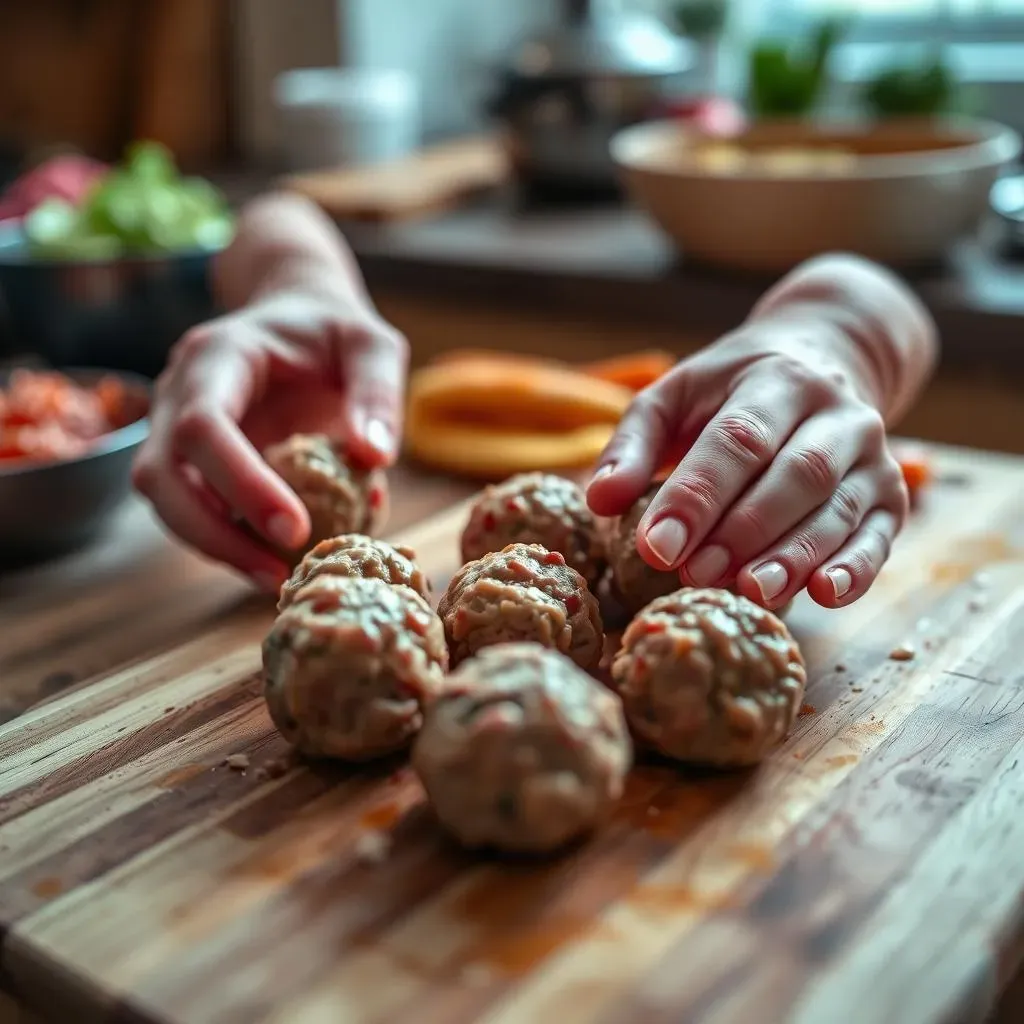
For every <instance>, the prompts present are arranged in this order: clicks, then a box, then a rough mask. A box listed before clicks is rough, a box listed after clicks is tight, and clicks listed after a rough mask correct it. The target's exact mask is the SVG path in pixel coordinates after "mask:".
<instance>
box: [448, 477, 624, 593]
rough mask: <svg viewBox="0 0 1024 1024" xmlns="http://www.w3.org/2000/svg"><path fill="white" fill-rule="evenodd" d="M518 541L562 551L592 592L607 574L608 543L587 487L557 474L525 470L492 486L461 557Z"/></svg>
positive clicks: (473, 515)
mask: <svg viewBox="0 0 1024 1024" xmlns="http://www.w3.org/2000/svg"><path fill="white" fill-rule="evenodd" d="M517 542H519V543H522V544H541V545H543V546H544V547H546V548H547V549H548V550H549V551H558V552H561V554H563V555H564V556H565V560H566V562H568V564H569V565H571V566H572V567H573V568H574V569H575V570H576V571H577V572H578V573H579V574H580V575H581V576H582V577H583V578H584V579H585V580H586V581H587V586H589V587H590V588H591V589H592V590H593V589H594V587H595V585H596V584H597V582H598V580H599V579H600V578H601V574H602V573H603V572H604V567H605V561H604V545H603V544H602V542H601V537H600V535H599V532H598V527H597V520H596V519H595V518H594V514H593V512H591V511H590V509H589V508H588V507H587V499H586V497H585V496H584V494H583V489H582V488H581V487H580V486H579V485H578V484H575V483H573V482H572V481H571V480H567V479H566V478H565V477H562V476H556V475H555V474H554V473H521V474H519V475H518V476H513V477H510V478H509V479H508V480H506V481H505V482H504V483H500V484H495V485H493V486H491V487H488V488H487V489H486V490H485V491H484V492H483V493H482V494H481V495H480V497H479V498H478V499H477V501H476V504H475V505H474V506H473V509H472V511H471V512H470V515H469V522H468V523H467V524H466V529H465V530H464V531H463V533H462V560H463V562H470V561H472V560H473V559H475V558H482V557H483V556H484V555H486V554H488V553H490V552H491V551H501V549H502V548H504V547H507V546H508V545H509V544H515V543H517Z"/></svg>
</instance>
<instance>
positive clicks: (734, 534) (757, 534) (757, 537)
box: [720, 503, 774, 558]
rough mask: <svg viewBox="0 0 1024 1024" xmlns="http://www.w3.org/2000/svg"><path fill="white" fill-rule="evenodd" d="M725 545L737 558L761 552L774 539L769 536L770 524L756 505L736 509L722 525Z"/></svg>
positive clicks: (745, 505) (743, 505) (744, 505)
mask: <svg viewBox="0 0 1024 1024" xmlns="http://www.w3.org/2000/svg"><path fill="white" fill-rule="evenodd" d="M720 532H721V534H722V538H723V543H724V544H725V546H726V547H727V548H729V549H730V550H731V551H733V552H735V554H736V556H737V558H741V557H742V555H743V553H745V552H748V551H760V550H761V549H763V548H764V547H765V545H766V544H768V543H769V542H770V541H771V540H773V539H774V538H772V537H770V536H768V524H767V522H766V521H765V518H764V515H763V514H762V513H761V512H760V510H759V509H758V508H757V506H756V505H751V504H746V503H744V504H742V505H738V506H737V507H736V508H734V509H733V510H732V511H731V512H730V513H729V516H728V519H727V520H726V522H725V523H723V524H722V528H721V531H720Z"/></svg>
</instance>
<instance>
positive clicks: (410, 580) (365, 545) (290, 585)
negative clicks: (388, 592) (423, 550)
mask: <svg viewBox="0 0 1024 1024" xmlns="http://www.w3.org/2000/svg"><path fill="white" fill-rule="evenodd" d="M319 576H362V577H363V578H364V579H375V580H384V582H385V583H401V584H403V585H404V586H406V587H411V588H412V589H413V590H415V591H416V593H417V594H419V595H420V597H422V598H425V599H426V600H427V601H429V600H430V596H431V588H430V581H429V580H428V579H427V577H426V576H425V575H424V573H423V570H422V569H421V568H420V567H419V566H418V565H417V564H416V552H415V551H413V550H412V548H406V547H395V546H394V545H392V544H388V543H387V541H383V540H374V539H373V538H372V537H367V536H365V535H364V534H361V533H345V534H342V535H341V536H340V537H329V538H328V539H327V540H322V541H320V543H319V544H317V546H316V547H315V548H313V550H312V551H310V552H309V553H308V554H307V555H306V557H305V558H303V559H302V561H301V562H300V563H299V564H298V565H297V566H296V567H295V571H294V572H293V573H292V575H291V579H289V580H288V581H287V582H286V583H285V585H284V586H283V587H282V588H281V598H280V600H279V601H278V602H277V609H278V611H284V609H285V608H287V607H288V605H290V604H291V603H292V601H293V600H294V598H295V595H296V593H297V592H298V591H299V590H300V589H301V588H302V587H304V586H305V585H306V584H307V583H309V582H310V580H313V579H316V578H317V577H319Z"/></svg>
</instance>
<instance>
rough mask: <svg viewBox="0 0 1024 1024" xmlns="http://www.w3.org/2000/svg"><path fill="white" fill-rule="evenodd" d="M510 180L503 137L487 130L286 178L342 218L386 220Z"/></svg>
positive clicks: (443, 206) (431, 210)
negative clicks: (375, 161) (373, 162)
mask: <svg viewBox="0 0 1024 1024" xmlns="http://www.w3.org/2000/svg"><path fill="white" fill-rule="evenodd" d="M508 180H509V166H508V160H507V158H506V156H505V152H504V149H503V148H502V146H501V143H500V142H499V140H497V139H495V138H491V137H489V136H487V137H484V136H482V137H472V138H466V139H457V140H455V141H454V142H446V143H443V144H441V145H437V146H433V147H430V148H428V149H424V150H421V151H420V152H418V153H414V154H413V155H412V156H410V157H407V158H406V159H403V160H398V161H395V162H394V163H389V164H384V165H377V166H372V167H359V168H352V169H344V168H339V169H337V170H326V171H316V172H310V173H307V174H297V175H292V176H290V177H287V178H285V179H284V181H283V182H282V184H283V186H284V187H285V188H288V189H291V190H292V191H294V192H299V193H301V194H302V195H304V196H307V197H308V198H309V199H312V200H313V202H315V203H317V204H318V205H319V206H320V207H321V208H322V209H323V210H324V211H325V212H326V213H328V214H330V215H331V216H332V217H334V218H335V219H336V220H350V221H351V220H357V221H373V222H383V221H401V220H409V219H412V218H414V217H423V216H426V215H428V214H436V213H441V212H443V211H445V210H449V209H451V208H452V207H455V206H458V205H459V204H460V203H462V202H464V201H465V200H467V199H469V198H471V197H473V196H476V195H478V194H480V193H481V192H486V191H488V190H490V189H494V188H497V187H499V186H501V185H503V184H504V183H505V182H506V181H508Z"/></svg>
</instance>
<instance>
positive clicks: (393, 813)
mask: <svg viewBox="0 0 1024 1024" xmlns="http://www.w3.org/2000/svg"><path fill="white" fill-rule="evenodd" d="M407 809H408V802H407V801H400V800H388V801H387V802H386V803H382V804H378V805H377V806H376V807H371V808H370V810H368V811H367V812H366V813H365V814H364V815H363V816H362V817H361V818H360V819H359V825H360V827H361V828H364V829H368V830H370V831H372V832H386V831H387V830H388V829H389V828H391V826H392V825H394V824H395V823H396V822H397V821H398V820H399V818H401V817H402V815H403V814H404V813H405V811H406V810H407Z"/></svg>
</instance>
